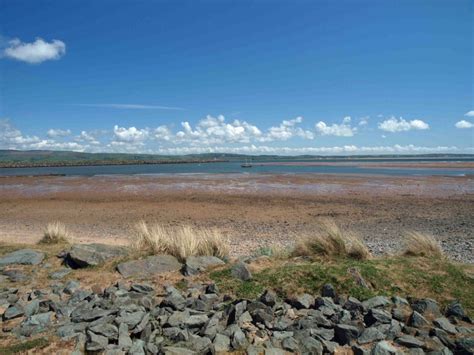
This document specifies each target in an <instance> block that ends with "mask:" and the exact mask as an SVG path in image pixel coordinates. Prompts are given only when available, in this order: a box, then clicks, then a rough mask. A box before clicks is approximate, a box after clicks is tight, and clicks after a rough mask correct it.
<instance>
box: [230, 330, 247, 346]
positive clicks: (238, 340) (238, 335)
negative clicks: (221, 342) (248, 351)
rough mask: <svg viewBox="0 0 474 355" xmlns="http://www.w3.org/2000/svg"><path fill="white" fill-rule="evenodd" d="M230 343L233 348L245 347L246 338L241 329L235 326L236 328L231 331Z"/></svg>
mask: <svg viewBox="0 0 474 355" xmlns="http://www.w3.org/2000/svg"><path fill="white" fill-rule="evenodd" d="M231 344H232V347H233V348H234V349H235V350H239V349H245V347H246V346H247V345H248V342H247V338H246V337H245V334H244V332H243V331H242V329H240V328H239V327H236V329H235V330H234V331H233V334H232V340H231Z"/></svg>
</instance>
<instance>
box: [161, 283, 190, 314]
mask: <svg viewBox="0 0 474 355" xmlns="http://www.w3.org/2000/svg"><path fill="white" fill-rule="evenodd" d="M166 292H167V295H166V297H165V298H164V299H163V301H162V302H161V306H162V307H171V308H173V309H175V310H183V309H184V307H185V306H186V299H185V298H184V297H183V296H182V295H181V293H180V292H179V291H178V290H177V289H175V288H174V287H167V288H166Z"/></svg>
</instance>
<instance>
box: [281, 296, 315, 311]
mask: <svg viewBox="0 0 474 355" xmlns="http://www.w3.org/2000/svg"><path fill="white" fill-rule="evenodd" d="M287 302H288V303H289V304H291V305H292V306H293V307H295V308H296V309H302V308H311V307H312V306H313V305H314V297H313V296H311V295H310V294H308V293H303V294H301V295H297V296H294V297H292V298H290V299H288V301H287Z"/></svg>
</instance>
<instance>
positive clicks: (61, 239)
mask: <svg viewBox="0 0 474 355" xmlns="http://www.w3.org/2000/svg"><path fill="white" fill-rule="evenodd" d="M71 241H72V235H71V233H70V232H69V230H68V229H67V228H66V226H65V225H64V223H61V222H58V221H56V222H51V223H48V224H47V225H46V227H45V229H44V232H43V238H41V240H40V241H39V243H40V244H61V243H71Z"/></svg>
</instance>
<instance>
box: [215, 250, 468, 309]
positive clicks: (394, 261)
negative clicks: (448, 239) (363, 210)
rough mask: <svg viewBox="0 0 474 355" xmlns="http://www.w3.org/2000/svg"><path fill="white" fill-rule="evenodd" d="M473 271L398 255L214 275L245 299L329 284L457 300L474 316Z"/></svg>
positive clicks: (363, 292)
mask: <svg viewBox="0 0 474 355" xmlns="http://www.w3.org/2000/svg"><path fill="white" fill-rule="evenodd" d="M349 268H356V269H357V270H358V271H359V272H360V274H361V275H362V277H363V278H364V279H365V280H366V281H367V283H368V284H369V285H371V288H369V289H367V288H363V287H361V286H359V285H357V284H356V282H355V281H354V279H353V278H352V277H351V276H350V274H349V273H348V269H349ZM472 272H474V266H472V265H458V264H453V263H451V262H449V261H448V260H446V259H436V258H419V257H410V258H407V257H403V256H398V257H392V258H378V259H371V260H355V259H350V258H339V259H332V260H327V259H324V260H320V261H313V262H309V261H301V260H298V259H293V260H287V261H275V263H274V264H272V265H269V266H268V267H266V268H265V269H262V270H260V271H257V272H254V273H253V279H252V280H250V281H240V280H237V279H235V278H233V277H232V276H231V273H230V268H228V267H225V268H223V269H219V270H216V271H214V272H211V273H210V275H209V277H210V278H211V279H212V280H213V281H214V282H216V284H217V285H218V287H219V289H220V290H221V291H222V292H224V293H230V294H234V295H235V296H237V297H241V298H253V297H256V296H258V295H260V294H261V293H262V292H263V290H265V289H267V288H271V289H274V290H275V291H276V292H277V294H278V295H279V296H280V297H282V298H284V297H287V296H289V295H292V294H297V293H302V292H308V293H312V294H319V292H320V291H321V287H322V286H323V285H324V284H325V283H331V284H333V286H334V287H335V288H336V290H337V291H338V292H339V293H341V294H348V295H351V296H354V297H357V298H359V299H361V300H364V299H367V298H370V297H373V296H376V295H386V296H392V295H399V296H402V297H408V296H412V297H430V298H434V299H436V300H438V301H439V302H441V304H442V305H446V304H447V303H449V302H450V301H452V300H455V299H457V300H459V301H461V303H462V305H463V306H464V308H465V309H466V310H467V311H468V312H469V313H470V314H474V279H473V277H472V276H470V273H472Z"/></svg>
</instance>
